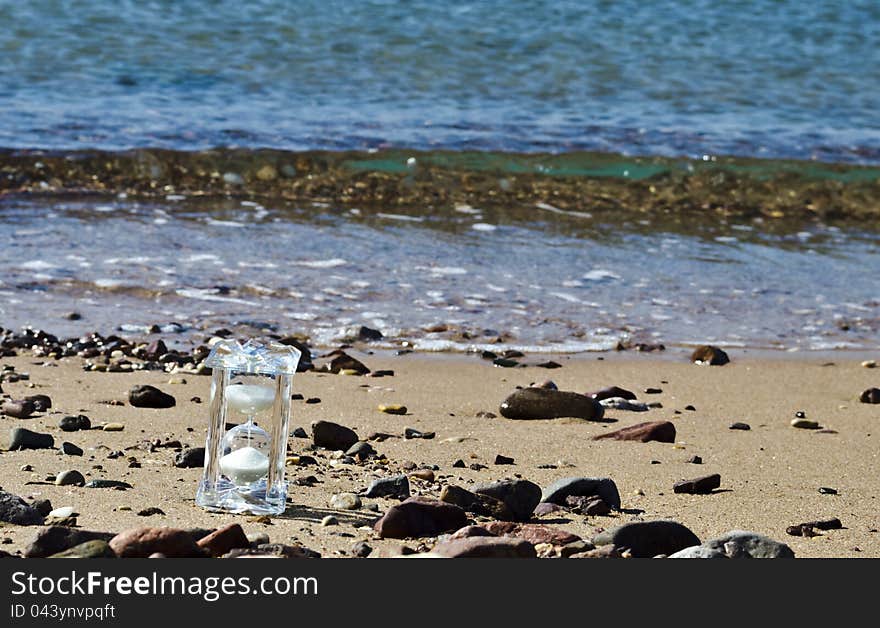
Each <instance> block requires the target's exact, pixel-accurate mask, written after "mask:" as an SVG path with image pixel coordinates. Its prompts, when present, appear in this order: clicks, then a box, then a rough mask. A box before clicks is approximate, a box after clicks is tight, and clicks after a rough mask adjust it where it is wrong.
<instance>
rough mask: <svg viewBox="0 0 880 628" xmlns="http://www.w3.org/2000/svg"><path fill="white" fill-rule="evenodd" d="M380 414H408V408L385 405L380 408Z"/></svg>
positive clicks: (397, 405)
mask: <svg viewBox="0 0 880 628" xmlns="http://www.w3.org/2000/svg"><path fill="white" fill-rule="evenodd" d="M378 410H379V412H384V413H385V414H406V412H407V408H406V406H401V405H399V404H396V403H394V404H387V405H385V404H383V405H380V406H378Z"/></svg>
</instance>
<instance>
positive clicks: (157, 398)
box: [128, 385, 177, 408]
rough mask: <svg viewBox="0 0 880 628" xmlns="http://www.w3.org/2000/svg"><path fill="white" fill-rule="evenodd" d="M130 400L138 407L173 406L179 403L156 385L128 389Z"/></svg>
mask: <svg viewBox="0 0 880 628" xmlns="http://www.w3.org/2000/svg"><path fill="white" fill-rule="evenodd" d="M128 402H129V403H130V404H131V405H133V406H134V407H136V408H173V407H174V405H175V404H176V403H177V402H176V401H175V399H174V397H172V396H171V395H169V394H167V393H164V392H162V391H161V390H159V389H158V388H156V387H155V386H149V385H141V386H135V387H134V388H132V389H131V390H130V391H128Z"/></svg>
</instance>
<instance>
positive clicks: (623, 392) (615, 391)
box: [589, 386, 636, 401]
mask: <svg viewBox="0 0 880 628" xmlns="http://www.w3.org/2000/svg"><path fill="white" fill-rule="evenodd" d="M589 396H590V397H592V398H593V399H595V400H596V401H603V400H605V399H613V398H615V397H616V398H619V399H626V400H628V401H635V400H636V394H635V393H634V392H632V391H631V390H627V389H626V388H621V387H620V386H609V387H608V388H603V389H601V390H597V391H596V392H594V393H592V394H590V395H589Z"/></svg>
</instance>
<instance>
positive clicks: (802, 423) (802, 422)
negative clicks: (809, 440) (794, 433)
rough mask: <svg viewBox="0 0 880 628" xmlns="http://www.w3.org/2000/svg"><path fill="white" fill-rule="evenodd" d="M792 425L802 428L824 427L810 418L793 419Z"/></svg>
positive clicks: (816, 428) (814, 428) (815, 428)
mask: <svg viewBox="0 0 880 628" xmlns="http://www.w3.org/2000/svg"><path fill="white" fill-rule="evenodd" d="M791 426H792V427H797V428H800V429H802V430H818V429H819V428H821V427H822V426H821V425H819V423H818V422H817V421H810V420H809V419H792V420H791Z"/></svg>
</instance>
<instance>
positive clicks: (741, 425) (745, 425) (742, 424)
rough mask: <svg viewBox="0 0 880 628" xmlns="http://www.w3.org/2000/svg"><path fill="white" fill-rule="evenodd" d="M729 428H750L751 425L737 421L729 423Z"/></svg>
mask: <svg viewBox="0 0 880 628" xmlns="http://www.w3.org/2000/svg"><path fill="white" fill-rule="evenodd" d="M727 429H729V430H750V429H752V427H751V426H750V425H749V424H748V423H741V422H739V421H737V422H736V423H731V424H730V425H729V426H728V428H727Z"/></svg>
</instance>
